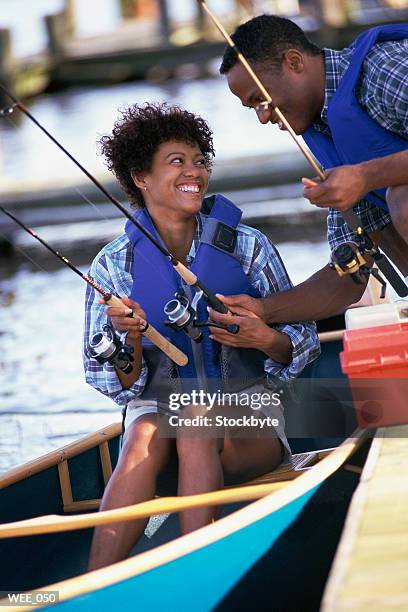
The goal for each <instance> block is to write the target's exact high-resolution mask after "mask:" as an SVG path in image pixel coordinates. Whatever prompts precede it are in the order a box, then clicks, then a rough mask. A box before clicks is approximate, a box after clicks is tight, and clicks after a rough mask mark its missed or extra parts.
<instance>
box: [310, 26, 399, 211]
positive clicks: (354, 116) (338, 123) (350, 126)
mask: <svg viewBox="0 0 408 612" xmlns="http://www.w3.org/2000/svg"><path fill="white" fill-rule="evenodd" d="M404 38H408V25H405V24H401V25H397V24H395V25H394V24H392V25H385V26H378V27H376V28H372V29H371V30H368V31H367V32H363V34H360V36H359V37H358V38H357V39H356V40H355V41H354V43H353V45H354V52H353V56H352V58H351V61H350V64H349V66H348V68H347V70H346V72H345V73H344V75H343V77H342V79H341V81H340V83H339V86H338V88H337V90H336V92H335V94H334V96H333V98H332V99H331V101H330V103H329V106H328V124H329V127H330V131H331V137H330V136H327V135H326V134H323V133H321V132H319V131H317V130H315V128H314V127H313V126H311V127H310V128H308V129H307V130H306V132H304V133H303V134H302V137H303V138H304V140H305V141H306V143H307V145H308V147H309V148H310V150H311V151H312V153H313V154H314V155H315V157H316V158H317V159H318V160H319V161H320V162H321V163H322V164H323V166H324V167H325V168H332V167H334V166H342V165H346V164H357V163H360V162H364V161H368V160H370V159H374V158H377V157H384V156H386V155H391V154H393V153H398V152H399V151H404V150H405V149H407V147H408V142H407V140H406V139H404V138H402V136H399V135H398V134H395V133H393V132H390V131H388V130H386V129H385V128H383V127H382V126H381V125H379V123H377V121H375V120H374V119H372V118H371V117H370V116H369V115H368V114H367V112H366V111H365V110H364V109H363V108H362V107H361V105H360V104H359V103H358V101H357V99H356V95H355V88H356V85H357V83H358V80H359V77H360V71H361V67H362V65H363V62H364V60H365V58H366V55H367V54H368V53H369V51H370V49H371V48H372V47H373V46H374V45H375V44H376V43H381V42H386V41H392V40H402V39H404ZM385 193H386V188H383V189H376V190H375V191H371V192H370V193H368V194H366V195H365V196H364V198H365V199H367V200H369V201H370V202H371V203H372V204H375V205H376V206H379V207H380V208H382V209H384V210H388V206H387V203H386V199H385Z"/></svg>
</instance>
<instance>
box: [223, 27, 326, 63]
mask: <svg viewBox="0 0 408 612" xmlns="http://www.w3.org/2000/svg"><path fill="white" fill-rule="evenodd" d="M231 38H232V40H233V41H234V43H235V44H236V45H237V47H238V49H239V50H240V51H241V53H242V55H243V56H244V57H245V58H246V59H247V60H248V61H250V62H253V63H268V64H269V65H271V66H272V67H273V68H275V69H280V67H281V65H282V59H283V57H282V54H283V53H284V51H286V50H287V49H297V50H298V51H304V52H305V53H308V54H309V55H320V54H321V53H322V50H321V49H319V47H317V46H316V45H315V44H313V43H312V42H310V41H309V40H308V39H307V38H306V35H305V33H304V32H303V30H301V28H299V26H298V25H296V23H294V22H293V21H291V20H290V19H286V18H284V17H277V16H276V15H259V17H254V18H253V19H250V21H247V22H246V23H243V24H242V25H240V26H239V27H238V28H237V29H236V30H235V32H234V34H233V35H232V36H231ZM237 61H238V56H237V54H236V53H235V51H234V49H232V47H229V46H228V47H227V48H226V50H225V52H224V56H223V58H222V64H221V66H220V73H221V74H227V73H228V72H229V71H230V70H231V68H233V67H234V66H235V64H236V63H237Z"/></svg>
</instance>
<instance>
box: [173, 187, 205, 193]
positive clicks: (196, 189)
mask: <svg viewBox="0 0 408 612" xmlns="http://www.w3.org/2000/svg"><path fill="white" fill-rule="evenodd" d="M177 189H178V190H179V191H187V192H190V193H198V192H199V191H200V188H199V186H198V185H181V186H180V187H177Z"/></svg>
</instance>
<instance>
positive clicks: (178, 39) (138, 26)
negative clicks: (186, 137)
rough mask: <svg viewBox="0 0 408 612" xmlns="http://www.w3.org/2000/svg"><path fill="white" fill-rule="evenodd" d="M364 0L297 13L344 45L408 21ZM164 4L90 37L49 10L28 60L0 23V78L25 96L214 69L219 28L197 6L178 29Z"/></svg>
mask: <svg viewBox="0 0 408 612" xmlns="http://www.w3.org/2000/svg"><path fill="white" fill-rule="evenodd" d="M167 1H168V0H167ZM388 1H390V0H388ZM402 1H404V0H402ZM320 4H322V3H321V2H320ZM320 4H319V6H320ZM326 4H327V2H325V3H323V5H326ZM329 4H330V3H329ZM343 4H344V3H343ZM365 4H367V6H366V7H365V9H364V15H363V14H360V13H361V11H360V13H359V14H356V15H350V14H348V13H347V11H346V12H345V13H344V14H343V15H341V19H340V21H339V20H337V21H334V22H333V20H332V21H331V20H330V15H331V12H332V7H331V5H330V7H329V9H328V10H326V11H324V10H323V11H321V10H319V9H318V8H316V9H315V16H309V17H307V16H302V15H301V14H299V15H297V16H296V19H297V21H298V22H299V24H300V25H301V27H304V29H305V31H306V33H307V34H308V36H309V37H310V39H311V40H312V41H313V42H315V43H316V44H318V45H320V46H326V47H333V48H342V47H344V46H346V45H348V44H349V43H350V42H351V41H352V40H353V39H354V38H355V37H356V36H357V35H358V34H359V33H360V32H362V31H363V30H366V29H367V28H369V27H372V26H374V25H378V23H387V22H390V21H391V22H405V21H406V20H407V18H408V15H407V13H408V10H407V9H406V8H404V7H403V5H401V8H400V9H399V10H397V9H391V8H389V7H388V8H387V7H382V8H379V7H378V6H376V7H374V6H373V5H374V4H375V3H373V2H372V0H365ZM159 5H160V12H159V15H158V17H157V18H156V19H152V18H150V19H148V18H142V17H139V18H137V19H136V18H133V19H125V20H123V21H122V22H121V23H120V24H119V25H118V27H117V28H116V29H115V30H114V31H112V32H110V33H105V34H102V35H98V36H93V37H86V38H78V37H75V28H74V24H73V15H72V14H70V12H69V11H67V10H66V11H63V12H61V13H58V14H55V15H48V16H46V17H45V18H44V19H45V26H46V30H47V35H48V44H47V49H44V51H43V53H41V54H39V55H36V56H33V57H30V58H25V59H23V60H16V59H15V58H14V57H13V52H12V46H11V32H10V31H9V30H7V29H0V81H1V82H3V83H5V84H6V85H7V86H8V87H11V88H12V89H14V91H15V92H16V93H17V94H18V96H20V97H21V96H22V97H27V96H31V95H35V94H38V93H40V92H42V91H44V90H45V89H49V90H54V89H58V88H63V87H69V86H73V85H78V84H81V85H97V84H99V85H100V84H111V83H118V82H123V81H131V80H135V79H143V78H147V79H152V80H156V81H160V80H164V79H167V78H171V77H182V78H183V77H188V78H196V77H199V76H207V75H208V73H212V71H213V67H211V66H210V64H211V60H213V59H214V58H217V57H221V55H222V53H223V51H224V48H225V42H224V41H223V40H222V38H221V37H220V35H219V34H218V32H217V31H216V30H215V28H214V26H212V25H211V24H209V22H208V20H207V19H204V18H203V15H202V14H201V13H200V12H198V13H197V18H196V20H195V21H194V22H192V23H191V24H188V25H186V24H184V25H183V26H182V27H179V26H176V27H175V26H174V24H171V22H170V19H169V17H168V14H167V8H166V1H164V0H162V1H161V2H159ZM67 6H68V5H67ZM370 7H371V8H370ZM369 9H370V10H369ZM374 9H375V10H374ZM344 10H345V9H344ZM248 17H249V15H248ZM223 21H224V26H225V27H226V29H227V30H229V31H232V30H233V29H234V28H235V26H236V24H237V15H233V14H232V15H231V16H230V17H229V18H228V19H227V20H225V19H224V20H223ZM0 102H2V100H0Z"/></svg>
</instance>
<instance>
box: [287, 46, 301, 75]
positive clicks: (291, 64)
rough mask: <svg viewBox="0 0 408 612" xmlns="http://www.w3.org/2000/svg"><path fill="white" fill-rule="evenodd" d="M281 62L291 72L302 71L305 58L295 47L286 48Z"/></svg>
mask: <svg viewBox="0 0 408 612" xmlns="http://www.w3.org/2000/svg"><path fill="white" fill-rule="evenodd" d="M283 62H284V63H285V64H286V66H287V67H288V68H289V70H292V71H293V72H296V73H300V72H303V70H304V68H305V60H304V57H303V53H302V52H301V51H298V50H297V49H288V50H287V51H285V52H284V54H283Z"/></svg>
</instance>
